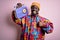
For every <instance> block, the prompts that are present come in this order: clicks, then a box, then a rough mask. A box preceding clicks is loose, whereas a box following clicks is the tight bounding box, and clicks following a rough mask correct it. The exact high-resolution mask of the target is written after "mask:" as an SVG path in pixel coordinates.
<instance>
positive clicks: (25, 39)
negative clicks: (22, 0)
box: [14, 2, 53, 40]
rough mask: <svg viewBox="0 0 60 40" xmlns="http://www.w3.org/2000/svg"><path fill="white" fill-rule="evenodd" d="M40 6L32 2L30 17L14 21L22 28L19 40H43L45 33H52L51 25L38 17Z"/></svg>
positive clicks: (46, 20)
mask: <svg viewBox="0 0 60 40" xmlns="http://www.w3.org/2000/svg"><path fill="white" fill-rule="evenodd" d="M39 10H40V4H39V3H37V2H33V3H32V5H31V15H28V16H26V17H23V18H22V19H18V18H17V19H14V20H15V21H14V22H15V23H17V24H18V25H20V26H21V27H22V33H21V38H20V39H21V40H44V37H45V33H47V34H49V33H51V32H52V31H53V24H52V23H51V22H50V21H49V20H48V19H46V18H44V17H41V16H39V15H38V14H39V13H38V12H39Z"/></svg>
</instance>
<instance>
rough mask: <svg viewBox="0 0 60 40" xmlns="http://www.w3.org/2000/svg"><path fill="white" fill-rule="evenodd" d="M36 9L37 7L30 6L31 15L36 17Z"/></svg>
mask: <svg viewBox="0 0 60 40" xmlns="http://www.w3.org/2000/svg"><path fill="white" fill-rule="evenodd" d="M38 11H39V9H38V7H37V6H31V15H36V14H38Z"/></svg>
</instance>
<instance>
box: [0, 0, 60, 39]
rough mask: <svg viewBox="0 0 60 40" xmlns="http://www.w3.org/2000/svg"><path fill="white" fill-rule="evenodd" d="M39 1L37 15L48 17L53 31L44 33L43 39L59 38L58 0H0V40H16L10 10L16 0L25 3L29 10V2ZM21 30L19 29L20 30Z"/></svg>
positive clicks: (15, 30) (59, 8) (12, 8)
mask: <svg viewBox="0 0 60 40" xmlns="http://www.w3.org/2000/svg"><path fill="white" fill-rule="evenodd" d="M34 1H37V2H39V3H40V12H39V15H41V16H43V17H45V18H48V19H50V21H51V22H52V23H53V25H54V30H53V33H51V34H46V35H45V40H60V0H0V40H16V38H17V29H16V28H17V27H19V26H18V25H16V24H15V23H14V22H13V21H12V19H11V14H12V13H11V12H12V10H14V6H15V5H16V3H17V2H21V3H23V4H25V5H26V6H27V7H28V9H29V13H31V12H30V6H31V3H32V2H34ZM20 32H21V31H20Z"/></svg>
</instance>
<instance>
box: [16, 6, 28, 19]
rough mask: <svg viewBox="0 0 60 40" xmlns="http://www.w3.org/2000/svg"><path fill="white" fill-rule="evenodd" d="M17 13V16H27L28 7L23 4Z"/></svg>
mask: <svg viewBox="0 0 60 40" xmlns="http://www.w3.org/2000/svg"><path fill="white" fill-rule="evenodd" d="M15 15H16V17H17V18H22V17H24V16H27V15H28V9H27V7H26V6H22V7H20V8H17V9H16V14H15Z"/></svg>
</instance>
